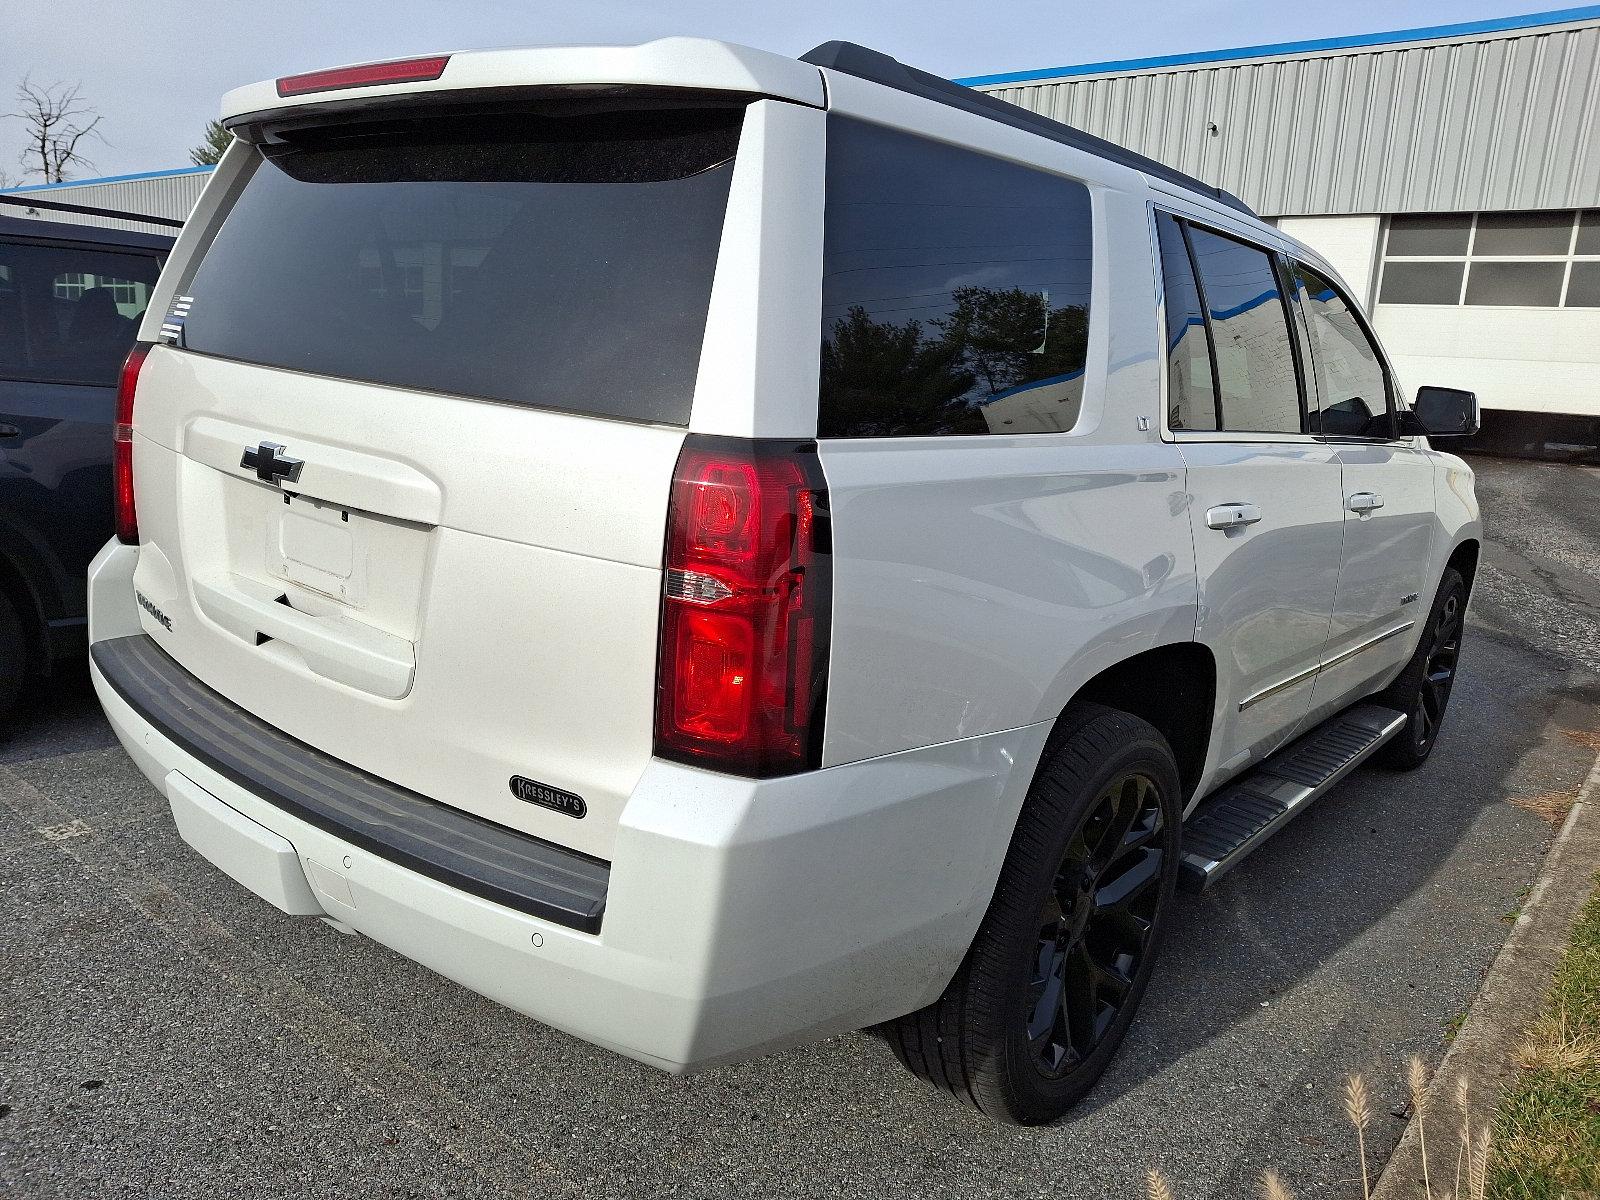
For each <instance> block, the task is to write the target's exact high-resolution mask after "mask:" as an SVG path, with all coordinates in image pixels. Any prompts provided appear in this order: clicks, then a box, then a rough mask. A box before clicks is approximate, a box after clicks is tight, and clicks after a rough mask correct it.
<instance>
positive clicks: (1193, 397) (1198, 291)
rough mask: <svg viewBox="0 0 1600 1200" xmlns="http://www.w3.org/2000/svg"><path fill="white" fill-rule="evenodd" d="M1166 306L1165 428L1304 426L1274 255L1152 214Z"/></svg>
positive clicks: (1295, 429) (1293, 429)
mask: <svg viewBox="0 0 1600 1200" xmlns="http://www.w3.org/2000/svg"><path fill="white" fill-rule="evenodd" d="M1156 232H1157V235H1158V238H1157V240H1158V242H1159V244H1160V250H1161V273H1162V278H1163V280H1164V283H1165V293H1164V294H1165V307H1166V311H1167V426H1168V428H1170V429H1175V430H1184V429H1200V430H1212V429H1221V430H1226V431H1228V432H1233V433H1304V432H1305V431H1306V430H1305V420H1304V417H1303V409H1302V406H1301V394H1302V380H1301V368H1300V365H1299V363H1298V360H1297V359H1296V357H1295V344H1294V341H1293V339H1292V336H1291V334H1290V332H1289V308H1288V305H1287V304H1286V303H1285V301H1284V294H1283V288H1282V287H1281V286H1280V285H1279V282H1278V269H1277V259H1276V257H1275V256H1274V255H1273V254H1272V253H1270V252H1269V251H1267V250H1264V249H1262V248H1261V247H1259V246H1252V245H1250V244H1249V243H1247V242H1242V241H1239V240H1238V239H1236V238H1231V237H1227V236H1226V235H1224V234H1220V233H1213V232H1212V231H1211V230H1209V229H1204V228H1201V227H1200V226H1198V225H1193V224H1190V223H1189V222H1188V221H1185V220H1183V219H1182V218H1179V217H1174V216H1172V215H1171V214H1170V213H1165V212H1157V213H1156Z"/></svg>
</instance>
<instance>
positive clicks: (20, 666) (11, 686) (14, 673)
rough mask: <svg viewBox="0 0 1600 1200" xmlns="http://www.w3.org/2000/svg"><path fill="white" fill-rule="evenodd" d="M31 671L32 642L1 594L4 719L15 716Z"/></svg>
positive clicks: (0, 706)
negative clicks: (13, 709) (30, 650)
mask: <svg viewBox="0 0 1600 1200" xmlns="http://www.w3.org/2000/svg"><path fill="white" fill-rule="evenodd" d="M27 671H28V643H27V639H26V638H24V637H23V635H22V622H21V620H19V619H18V617H17V613H16V610H15V609H13V608H12V607H11V602H10V601H9V600H7V599H6V597H5V595H4V594H3V593H0V720H4V719H5V718H6V717H9V716H10V715H11V710H12V708H13V707H15V705H16V702H17V697H18V695H20V694H21V692H22V684H23V679H24V677H25V676H26V675H27Z"/></svg>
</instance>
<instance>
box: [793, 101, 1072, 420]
mask: <svg viewBox="0 0 1600 1200" xmlns="http://www.w3.org/2000/svg"><path fill="white" fill-rule="evenodd" d="M827 189H828V191H827V216H826V225H825V240H824V267H823V279H822V379H821V389H820V393H821V394H820V402H819V405H818V414H817V427H818V433H819V435H820V436H822V437H917V436H929V435H939V434H966V433H1057V432H1061V431H1063V430H1068V429H1071V428H1072V427H1073V425H1074V424H1076V423H1077V419H1078V413H1079V410H1080V408H1081V406H1082V400H1083V371H1084V360H1085V357H1086V354H1087V347H1088V331H1089V275H1090V267H1091V259H1092V255H1093V244H1094V238H1093V232H1092V225H1091V221H1090V204H1089V192H1088V189H1087V188H1085V187H1084V186H1083V184H1081V183H1077V182H1075V181H1073V180H1070V179H1062V178H1060V177H1059V176H1055V175H1049V174H1046V173H1045V172H1042V171H1036V170H1032V169H1030V168H1027V167H1021V166H1017V165H1016V164H1014V163H1007V162H1002V161H1001V160H1000V159H997V158H990V157H988V156H987V155H983V154H978V153H975V152H973V151H970V150H962V149H959V148H957V147H953V146H946V145H942V144H940V143H938V142H932V141H929V140H927V139H925V138H920V137H916V136H913V135H910V134H905V133H899V132H895V131H892V130H888V129H884V128H881V127H879V126H876V125H869V124H867V123H865V122H862V121H856V120H851V119H849V118H844V117H832V118H830V119H829V121H828V175H827Z"/></svg>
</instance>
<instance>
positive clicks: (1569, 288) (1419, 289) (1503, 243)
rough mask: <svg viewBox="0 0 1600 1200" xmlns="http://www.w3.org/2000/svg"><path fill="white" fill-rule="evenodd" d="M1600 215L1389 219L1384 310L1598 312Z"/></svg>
mask: <svg viewBox="0 0 1600 1200" xmlns="http://www.w3.org/2000/svg"><path fill="white" fill-rule="evenodd" d="M1597 277H1600V209H1590V210H1587V211H1578V212H1574V211H1571V210H1561V211H1556V212H1520V213H1517V212H1496V213H1477V214H1472V213H1429V214H1421V215H1415V216H1411V215H1408V216H1397V217H1391V218H1390V219H1389V234H1388V239H1387V241H1386V242H1385V245H1384V256H1383V280H1382V283H1381V285H1380V287H1379V289H1378V302H1379V303H1380V304H1441V305H1452V306H1453V305H1463V304H1471V305H1509V306H1513V307H1518V308H1594V307H1600V300H1597V297H1596V294H1595V293H1596V288H1597Z"/></svg>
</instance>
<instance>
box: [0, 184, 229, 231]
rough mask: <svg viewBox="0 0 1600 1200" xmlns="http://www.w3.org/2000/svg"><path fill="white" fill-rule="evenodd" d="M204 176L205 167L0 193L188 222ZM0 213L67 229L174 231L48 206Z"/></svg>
mask: <svg viewBox="0 0 1600 1200" xmlns="http://www.w3.org/2000/svg"><path fill="white" fill-rule="evenodd" d="M210 178H211V168H210V167H180V168H179V169H177V170H174V171H146V172H143V173H141V174H138V175H113V176H111V177H109V178H106V179H74V180H70V181H68V182H67V183H41V184H35V185H33V186H31V187H19V188H8V189H6V190H5V192H4V193H0V194H4V195H7V196H16V197H18V198H19V199H29V198H33V197H37V198H38V199H40V200H49V201H56V202H59V203H62V204H82V205H86V206H88V207H90V208H108V209H116V210H117V211H119V212H133V213H146V214H148V215H149V216H152V217H168V218H171V219H172V220H176V221H182V220H186V219H187V218H188V216H189V212H190V210H191V209H193V208H194V204H195V201H196V200H198V199H199V198H200V191H201V189H202V188H204V187H205V185H206V180H208V179H210ZM0 215H4V216H8V217H27V216H34V217H38V218H39V219H40V220H43V221H61V222H64V223H66V224H69V225H99V226H101V227H109V228H113V229H136V230H139V231H140V232H143V233H160V234H166V235H167V236H169V237H170V236H171V235H172V234H173V233H174V232H175V231H174V230H173V229H172V228H171V226H167V225H151V224H148V223H146V222H142V221H114V220H109V219H107V218H105V217H91V216H86V215H84V214H81V213H66V212H59V211H57V210H55V209H48V208H38V209H28V208H24V207H22V206H21V205H16V204H5V205H0Z"/></svg>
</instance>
